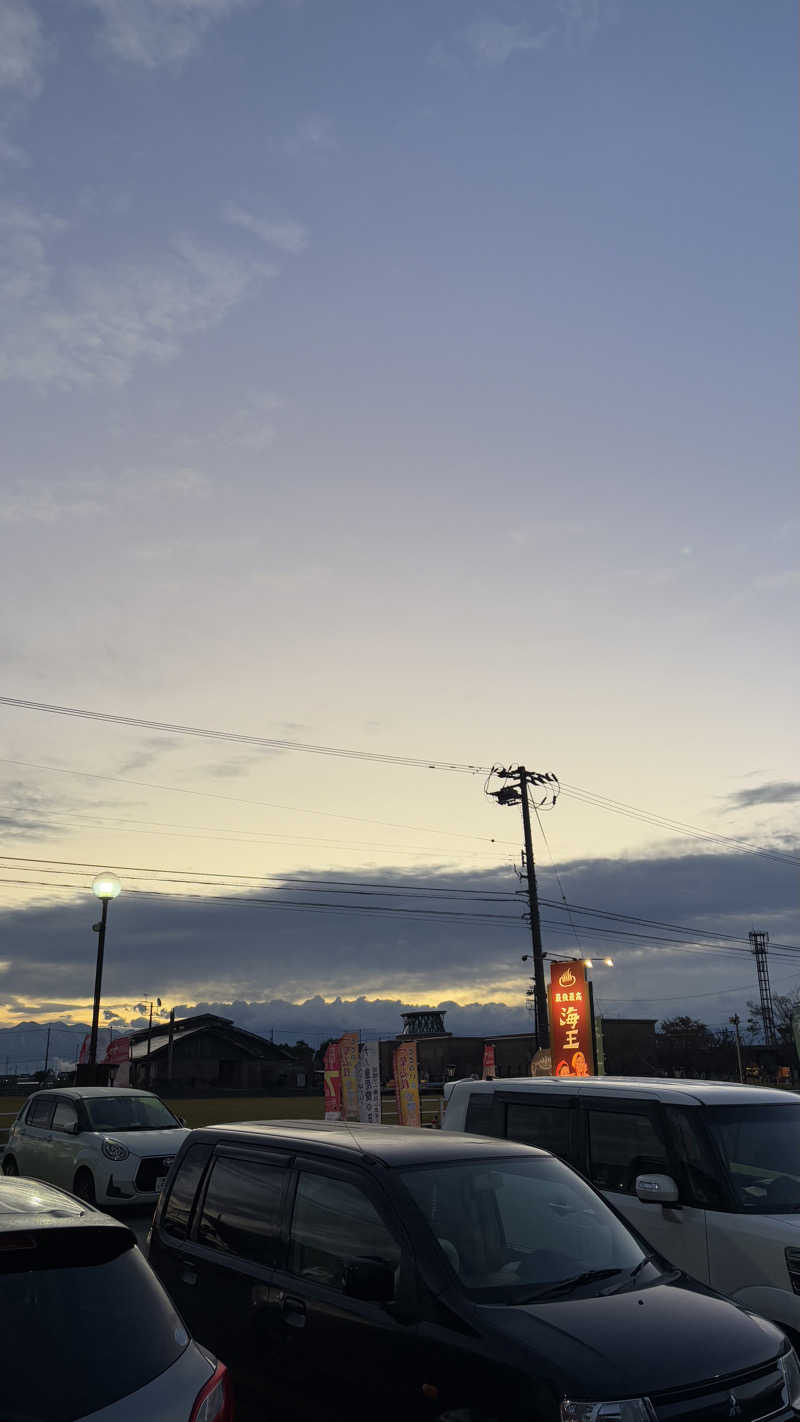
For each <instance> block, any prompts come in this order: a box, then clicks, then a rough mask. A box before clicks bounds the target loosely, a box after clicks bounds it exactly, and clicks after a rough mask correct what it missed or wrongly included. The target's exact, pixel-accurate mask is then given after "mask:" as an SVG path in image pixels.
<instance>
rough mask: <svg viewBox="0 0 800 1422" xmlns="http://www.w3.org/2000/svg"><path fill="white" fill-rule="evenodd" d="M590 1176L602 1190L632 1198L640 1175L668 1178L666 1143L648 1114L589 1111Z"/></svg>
mask: <svg viewBox="0 0 800 1422" xmlns="http://www.w3.org/2000/svg"><path fill="white" fill-rule="evenodd" d="M587 1115H588V1118H589V1174H590V1176H591V1179H592V1180H593V1181H594V1184H595V1185H596V1186H597V1188H598V1189H599V1190H616V1191H619V1192H621V1193H622V1194H626V1195H632V1194H633V1193H634V1191H635V1188H636V1177H637V1175H643V1174H647V1172H648V1171H649V1172H653V1173H658V1174H661V1175H668V1174H669V1173H670V1171H669V1165H668V1162H667V1153H666V1149H665V1147H664V1143H663V1141H662V1140H661V1138H660V1136H659V1135H658V1133H657V1131H656V1127H655V1124H654V1122H653V1119H652V1117H651V1116H650V1115H648V1113H647V1112H646V1111H603V1110H600V1109H597V1108H589V1110H588V1111H587Z"/></svg>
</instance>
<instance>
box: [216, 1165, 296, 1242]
mask: <svg viewBox="0 0 800 1422" xmlns="http://www.w3.org/2000/svg"><path fill="white" fill-rule="evenodd" d="M285 1181H286V1167H285V1166H282V1165H273V1164H269V1163H267V1162H261V1161H255V1160H237V1159H234V1158H233V1157H226V1156H219V1157H218V1158H217V1159H216V1160H215V1161H214V1164H213V1166H212V1168H211V1177H210V1179H209V1182H208V1188H207V1190H206V1195H205V1200H204V1201H203V1211H202V1214H201V1216H200V1224H199V1225H198V1229H197V1237H198V1239H199V1240H200V1241H201V1243H202V1244H207V1245H209V1247H210V1248H212V1249H219V1250H222V1251H223V1252H225V1253H228V1254H236V1255H239V1256H240V1257H241V1258H243V1259H250V1260H252V1261H253V1262H254V1263H256V1264H267V1265H270V1266H275V1265H277V1264H278V1263H280V1259H279V1250H280V1226H281V1202H282V1200H283V1190H284V1184H285Z"/></svg>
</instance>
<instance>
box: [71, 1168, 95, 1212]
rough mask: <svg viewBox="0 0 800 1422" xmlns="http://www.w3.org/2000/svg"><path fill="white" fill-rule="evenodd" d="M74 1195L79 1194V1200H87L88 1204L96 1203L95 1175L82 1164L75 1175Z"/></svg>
mask: <svg viewBox="0 0 800 1422" xmlns="http://www.w3.org/2000/svg"><path fill="white" fill-rule="evenodd" d="M72 1193H73V1195H77V1196H78V1199H79V1200H85V1201H86V1204H87V1205H93V1204H94V1203H95V1198H96V1197H95V1189H94V1176H93V1175H92V1172H91V1170H87V1169H86V1166H85V1165H82V1166H81V1168H80V1170H79V1171H78V1172H77V1174H76V1176H75V1183H74V1185H73V1186H72Z"/></svg>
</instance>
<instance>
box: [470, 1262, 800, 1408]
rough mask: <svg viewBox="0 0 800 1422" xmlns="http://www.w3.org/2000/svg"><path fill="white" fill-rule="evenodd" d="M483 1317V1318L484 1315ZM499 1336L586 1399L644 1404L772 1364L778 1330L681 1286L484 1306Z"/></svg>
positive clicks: (687, 1283)
mask: <svg viewBox="0 0 800 1422" xmlns="http://www.w3.org/2000/svg"><path fill="white" fill-rule="evenodd" d="M482 1312H483V1310H482ZM486 1313H487V1314H491V1315H493V1322H494V1323H495V1324H496V1326H497V1328H498V1331H501V1332H502V1333H503V1334H505V1336H506V1338H509V1339H510V1337H512V1336H513V1339H514V1341H515V1342H516V1343H517V1344H521V1345H522V1346H523V1348H525V1349H526V1350H529V1351H530V1353H532V1354H533V1353H535V1354H536V1355H537V1360H536V1361H537V1367H538V1368H541V1366H542V1360H543V1359H547V1361H548V1364H549V1371H550V1372H551V1374H552V1376H553V1378H554V1381H556V1382H557V1383H560V1384H562V1385H563V1386H564V1387H565V1389H569V1390H571V1391H572V1392H573V1393H574V1391H575V1388H576V1385H577V1382H578V1380H580V1389H581V1393H582V1395H583V1397H585V1398H589V1399H591V1400H602V1399H603V1398H612V1397H626V1396H627V1397H634V1396H647V1395H648V1394H653V1393H657V1392H660V1391H663V1390H665V1389H667V1388H675V1387H682V1386H689V1385H691V1384H693V1383H699V1382H705V1381H708V1380H710V1379H711V1378H715V1377H720V1376H723V1375H725V1374H729V1373H735V1372H739V1371H741V1370H742V1369H744V1368H755V1367H758V1366H759V1365H760V1364H762V1363H767V1362H770V1361H771V1360H772V1359H773V1358H774V1357H775V1356H776V1354H777V1353H779V1352H780V1351H781V1348H782V1346H783V1338H782V1335H781V1333H780V1332H779V1331H778V1329H777V1328H775V1327H773V1325H772V1324H771V1323H767V1322H766V1321H765V1320H764V1319H761V1318H756V1317H755V1316H754V1315H752V1314H750V1313H747V1312H746V1310H745V1309H742V1308H739V1306H738V1305H737V1304H734V1303H731V1302H729V1300H727V1299H722V1298H719V1297H718V1296H717V1295H716V1294H712V1293H711V1292H710V1290H706V1289H705V1288H704V1287H703V1286H702V1285H698V1284H695V1283H693V1281H691V1280H689V1279H685V1278H681V1279H680V1280H678V1281H677V1282H672V1281H671V1282H670V1283H669V1284H658V1283H656V1284H653V1285H651V1286H650V1287H647V1288H639V1289H631V1290H629V1291H627V1292H626V1293H621V1294H611V1295H608V1296H606V1297H600V1298H581V1299H557V1300H556V1299H554V1300H552V1301H551V1302H549V1303H546V1302H542V1303H537V1304H529V1305H526V1306H524V1307H505V1308H502V1309H499V1308H495V1307H493V1306H486Z"/></svg>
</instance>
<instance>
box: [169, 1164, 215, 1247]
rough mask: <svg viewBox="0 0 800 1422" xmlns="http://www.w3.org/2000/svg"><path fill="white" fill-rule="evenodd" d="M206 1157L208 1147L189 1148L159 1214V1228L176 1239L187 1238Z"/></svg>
mask: <svg viewBox="0 0 800 1422" xmlns="http://www.w3.org/2000/svg"><path fill="white" fill-rule="evenodd" d="M208 1156H209V1148H208V1146H202V1145H199V1146H191V1147H190V1149H189V1150H187V1152H186V1154H185V1156H184V1157H183V1159H182V1160H181V1163H180V1165H179V1166H178V1170H177V1173H176V1175H175V1179H174V1180H173V1182H172V1188H171V1190H170V1192H169V1196H168V1197H167V1202H166V1204H165V1206H164V1209H163V1211H162V1213H161V1228H162V1229H165V1230H166V1231H167V1233H168V1234H172V1235H174V1236H175V1238H176V1239H186V1238H187V1236H188V1233H189V1226H190V1223H191V1217H192V1206H193V1204H194V1198H195V1195H196V1194H197V1187H198V1185H199V1184H200V1179H201V1177H202V1174H203V1170H204V1168H205V1163H206V1161H207V1160H208Z"/></svg>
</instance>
